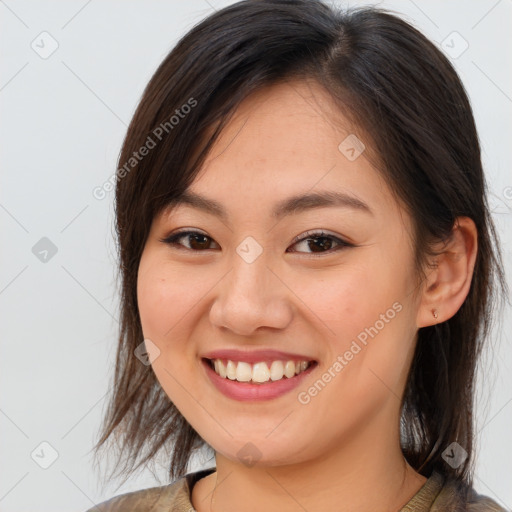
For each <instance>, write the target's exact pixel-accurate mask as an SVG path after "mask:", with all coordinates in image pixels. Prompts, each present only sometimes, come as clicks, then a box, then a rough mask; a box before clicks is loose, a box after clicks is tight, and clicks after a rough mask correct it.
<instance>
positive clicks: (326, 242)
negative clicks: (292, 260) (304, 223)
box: [290, 231, 354, 253]
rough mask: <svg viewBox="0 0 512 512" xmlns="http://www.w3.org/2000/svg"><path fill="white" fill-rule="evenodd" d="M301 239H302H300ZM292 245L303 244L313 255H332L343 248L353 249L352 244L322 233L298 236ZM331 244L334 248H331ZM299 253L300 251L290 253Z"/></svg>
mask: <svg viewBox="0 0 512 512" xmlns="http://www.w3.org/2000/svg"><path fill="white" fill-rule="evenodd" d="M301 237H302V238H301ZM293 241H294V244H293V245H298V244H301V243H303V244H305V247H307V248H309V249H312V252H313V253H326V252H328V253H333V252H335V251H339V250H341V249H344V248H345V247H354V245H353V244H350V243H348V242H345V241H344V240H341V239H340V238H338V237H337V236H334V235H329V234H328V233H324V232H323V231H308V232H306V233H305V236H302V235H299V236H298V237H297V238H295V239H294V240H293ZM333 243H334V245H335V247H334V248H333ZM290 252H301V251H290Z"/></svg>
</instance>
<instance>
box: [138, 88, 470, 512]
mask: <svg viewBox="0 0 512 512" xmlns="http://www.w3.org/2000/svg"><path fill="white" fill-rule="evenodd" d="M333 112H336V107H335V106H334V105H333V104H332V102H331V99H330V98H329V96H328V95H327V94H326V93H325V92H324V91H323V89H321V88H320V86H318V85H316V84H315V83H306V82H302V81H295V82H288V83H282V84H279V85H274V86H272V87H269V88H266V89H262V90H260V91H258V92H257V93H255V94H253V95H252V96H250V97H249V98H247V99H246V100H245V101H244V103H243V104H242V105H241V106H240V107H239V109H238V111H237V112H236V115H235V116H234V118H233V119H232V120H231V122H230V123H229V125H228V126H227V127H226V129H225V130H224V131H223V133H222V135H221V137H220V138H219V139H218V140H217V143H216V144H215V147H214V148H213V150H212V152H211V154H210V156H209V158H208V159H207V161H206V162H205V164H204V166H203V168H202V169H201V172H200V174H199V175H198V177H197V178H196V179H195V181H194V182H193V184H192V185H191V187H190V189H191V190H193V191H194V192H197V193H199V194H202V195H204V196H207V197H208V198H211V199H215V200H216V201H218V202H219V203H221V204H222V205H223V206H224V208H225V209H226V210H227V212H228V215H229V217H228V219H227V221H222V220H221V219H219V218H218V217H216V216H214V215H211V214H208V213H205V212H202V211H200V210H198V209H195V208H192V207H190V206H186V205H180V206H179V207H178V208H176V209H175V210H174V211H171V210H169V211H164V212H162V214H161V215H159V216H157V217H156V218H155V219H154V221H153V224H152V226H151V231H150V234H149V237H148V240H147V243H146V246H145V248H144V252H143V255H142V258H141V261H140V267H139V274H138V290H137V293H138V302H139V310H140V316H141V321H142V327H143V332H144V336H145V338H146V339H150V340H151V341H152V342H153V344H154V346H156V347H158V350H159V351H160V353H159V355H158V357H156V359H155V360H154V361H153V362H152V367H153V370H154V372H155V374H156V376H157V378H158V380H159V382H160V383H161V385H162V387H163V389H164V390H165V392H166V393H167V395H168V396H169V398H170V399H171V400H172V401H173V402H174V404H175V405H176V406H177V408H178V409H179V410H180V412H181V413H182V414H183V415H184V417H185V418H186V419H187V421H188V422H189V423H190V424H191V425H192V427H193V428H194V429H195V430H196V431H197V432H198V433H199V435H200V436H201V437H202V438H203V439H204V440H205V441H206V442H207V443H208V444H209V445H210V446H212V447H213V448H214V450H215V453H216V468H217V471H216V472H215V473H213V474H212V475H210V476H208V477H205V478H203V479H201V480H200V481H199V482H198V483H197V484H196V485H195V486H194V488H193V490H192V496H191V500H192V504H193V506H194V507H195V509H196V510H197V511H198V512H205V511H210V510H212V511H214V512H218V511H222V512H229V511H237V512H238V511H240V510H244V511H246V512H256V511H258V512H260V511H261V510H265V511H266V512H278V511H279V512H292V511H297V510H304V509H305V510H307V511H308V512H320V511H322V512H324V511H325V510H337V511H339V512H344V511H351V512H354V511H363V510H364V511H368V510H374V511H396V510H399V509H400V508H401V507H403V506H404V505H405V504H406V503H407V502H408V501H409V500H410V499H411V498H412V496H413V495H414V494H415V493H416V492H417V491H418V490H419V489H420V488H421V487H422V485H423V484H424V483H425V481H426V478H425V477H424V476H422V475H420V474H419V473H417V472H416V471H415V470H414V469H413V468H412V467H410V466H409V465H408V464H407V463H406V461H405V459H404V457H403V455H402V452H401V449H400V442H399V418H400V397H401V396H402V393H403V390H404V387H405V383H406V377H407V372H408V369H409V367H410V363H411V360H412V357H413V353H414V348H415V343H416V340H417V331H418V328H420V327H424V326H427V325H432V324H434V323H437V322H442V321H444V320H447V319H448V318H450V317H451V316H453V315H454V314H455V313H456V311H457V310H458V309H459V307H460V306H461V304H462V303H463V301H464V299H465V297H466V296H467V293H468V291H469V287H470V283H471V275H472V272H473V267H474V261H475V257H476V250H477V243H476V229H475V226H474V223H473V222H472V221H471V220H470V219H467V218H459V225H458V226H457V227H456V228H455V229H454V231H453V238H452V241H451V242H450V244H449V245H447V246H446V247H445V252H444V253H443V254H442V255H441V256H439V257H438V258H437V259H436V262H437V267H436V268H435V269H434V270H430V271H429V272H428V274H427V279H426V280H423V281H422V282H421V285H420V286H419V287H418V274H417V272H416V269H415V268H414V265H413V244H412V239H411V233H412V224H411V219H410V217H409V216H408V215H407V214H406V212H405V210H404V208H403V207H402V206H401V205H400V204H399V203H398V202H397V201H396V200H395V198H394V196H392V194H391V192H390V190H389V188H388V186H387V185H386V183H385V182H384V180H383V178H382V176H381V175H380V174H379V172H378V171H377V170H376V169H375V168H374V167H372V165H371V164H370V162H369V161H368V160H367V158H366V154H365V152H363V153H362V155H361V156H360V157H359V158H357V159H356V160H354V161H349V160H348V159H347V158H346V156H345V155H344V154H343V153H342V152H341V151H340V150H339V149H338V145H339V144H340V142H341V141H343V140H344V139H345V138H346V137H347V135H348V134H350V133H354V132H353V131H352V129H351V127H350V125H349V123H348V122H346V121H345V120H344V119H343V117H342V116H341V115H339V114H336V115H337V116H338V119H340V120H341V123H333V121H332V119H333V118H332V116H331V115H327V114H328V113H331V114H332V113H333ZM319 190H331V191H341V192H345V193H347V194H351V195H353V196H355V197H357V198H359V199H361V200H362V201H364V202H365V203H367V204H368V205H369V206H370V208H371V209H372V211H373V215H370V214H368V213H365V212H362V211H357V210H354V209H349V208H346V207H323V208H315V209H312V210H308V211H304V212H301V213H296V214H292V215H289V216H287V217H284V218H282V219H281V220H279V221H276V220H275V219H273V218H272V217H271V216H270V211H271V210H272V207H273V206H274V204H275V203H277V202H278V201H280V200H282V199H284V198H287V197H289V196H292V195H295V194H299V193H303V192H311V191H319ZM180 228H191V229H194V230H198V231H201V232H202V233H204V234H206V235H207V236H208V237H210V239H207V240H210V243H209V245H208V243H206V244H205V243H204V241H203V240H201V239H200V240H199V241H200V242H202V243H203V245H200V244H197V240H194V239H192V240H191V239H190V237H184V238H182V239H181V240H180V241H179V243H181V246H174V247H173V246H170V245H167V244H165V243H163V242H161V241H160V239H162V238H164V237H166V236H168V235H169V234H170V233H172V232H175V231H177V230H178V229H180ZM321 229H323V230H327V231H328V234H332V235H334V236H337V237H338V238H340V239H341V240H345V241H348V242H350V243H352V244H353V245H354V247H344V248H342V249H341V250H334V248H336V247H337V245H336V243H335V242H332V244H333V245H332V246H331V247H333V249H331V250H328V248H329V247H327V249H323V251H324V252H314V249H315V246H316V247H320V248H319V249H318V251H322V249H321V241H322V240H318V239H315V240H316V243H310V244H309V245H308V243H307V242H299V243H294V242H293V239H294V238H295V237H296V236H298V235H303V234H304V233H305V232H306V231H308V230H309V231H311V230H315V231H317V230H321ZM247 236H251V237H253V238H254V239H255V240H256V241H257V242H258V244H259V245H260V246H261V247H262V249H263V252H262V254H261V255H260V256H259V257H258V258H257V259H256V260H255V261H253V262H252V263H247V262H246V261H244V259H242V258H241V257H240V256H239V254H238V253H237V252H236V248H237V246H238V245H239V244H240V243H241V242H242V241H243V240H244V239H245V238H246V237H247ZM301 238H302V237H301ZM315 240H313V241H312V242H315ZM194 241H195V242H196V245H189V244H191V243H192V244H194ZM190 247H193V248H196V250H195V251H194V249H191V248H190ZM197 247H199V249H197ZM201 247H205V248H201ZM311 247H313V249H311ZM396 302H398V303H399V304H400V305H401V310H400V312H397V313H396V315H395V316H394V318H393V319H391V320H389V321H388V322H387V323H385V326H384V328H382V329H381V330H379V332H378V334H377V335H376V336H374V337H373V338H368V342H367V345H366V346H364V345H363V346H362V347H363V348H362V350H361V351H360V352H358V353H357V355H355V356H354V357H353V359H352V360H351V361H349V362H348V364H347V365H346V366H345V367H344V368H343V370H342V371H340V372H338V373H337V374H336V377H334V378H332V379H331V381H330V382H329V383H328V384H327V385H326V386H325V387H324V388H323V389H322V390H321V391H320V392H318V394H317V395H316V396H314V397H312V398H311V400H310V402H309V403H307V404H303V403H300V402H299V401H298V398H297V395H298V393H299V392H300V391H304V390H306V391H307V389H308V388H309V387H310V386H312V385H313V384H314V383H315V381H317V380H318V379H319V378H320V377H321V376H322V374H323V373H324V372H326V371H328V368H329V367H331V368H332V366H333V363H334V362H335V361H336V359H337V357H338V355H340V354H341V355H342V354H344V353H345V352H346V351H347V350H348V349H349V347H350V346H351V343H352V341H353V340H355V339H356V338H357V335H358V334H359V333H361V332H362V331H364V329H365V328H368V327H370V326H374V325H375V323H376V321H377V320H379V319H380V318H381V317H380V315H381V314H383V313H385V312H386V311H387V310H389V309H390V308H392V305H393V304H394V303H396ZM433 308H436V309H437V311H438V314H439V316H438V318H437V319H435V318H434V317H433V315H432V309H433ZM360 345H361V344H360ZM220 348H239V349H248V350H251V349H263V348H274V349H277V350H283V351H288V352H297V353H303V354H307V355H309V356H310V358H311V359H315V360H317V361H318V367H317V368H316V369H315V370H314V371H313V373H311V375H309V378H308V379H307V380H306V382H305V383H304V385H301V386H300V388H299V389H296V390H293V391H291V392H289V393H286V394H285V395H283V396H281V397H278V398H276V399H273V400H266V401H262V402H245V403H244V402H240V401H236V400H232V399H230V398H227V397H226V396H224V395H223V394H221V393H220V392H219V391H217V389H216V388H215V387H214V386H213V385H212V384H211V383H210V381H209V379H208V378H207V375H206V373H205V371H204V368H203V367H202V365H201V361H200V358H201V354H204V353H205V352H207V351H210V350H213V349H220ZM148 350H149V351H150V353H151V350H150V348H148ZM248 442H251V443H252V444H253V445H255V446H256V447H257V449H258V452H259V455H258V456H259V457H260V458H259V460H258V461H257V463H256V464H254V465H247V464H245V463H244V461H243V460H241V459H240V458H239V457H238V456H237V452H238V451H239V450H240V449H241V448H243V447H244V446H245V445H246V443H248ZM216 482H217V483H218V485H217V486H216ZM214 490H215V492H214V493H213V500H212V492H213V491H214Z"/></svg>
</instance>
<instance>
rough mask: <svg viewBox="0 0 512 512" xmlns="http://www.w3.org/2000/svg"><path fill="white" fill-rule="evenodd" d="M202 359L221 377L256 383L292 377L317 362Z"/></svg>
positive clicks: (266, 382)
mask: <svg viewBox="0 0 512 512" xmlns="http://www.w3.org/2000/svg"><path fill="white" fill-rule="evenodd" d="M202 361H203V362H204V364H206V365H208V367H209V368H210V369H211V370H213V371H214V372H215V374H216V375H217V376H218V377H220V378H221V379H225V380H231V381H235V382H239V383H245V384H256V385H265V384H267V385H268V383H272V382H279V381H283V380H290V379H294V378H296V377H297V376H299V375H302V374H303V373H304V372H306V371H308V370H310V369H312V368H313V367H314V366H316V365H317V364H318V363H317V362H316V361H314V360H305V359H302V360H295V359H274V360H262V361H258V362H255V363H249V362H247V361H233V360H231V359H222V358H212V359H209V358H206V357H203V358H202Z"/></svg>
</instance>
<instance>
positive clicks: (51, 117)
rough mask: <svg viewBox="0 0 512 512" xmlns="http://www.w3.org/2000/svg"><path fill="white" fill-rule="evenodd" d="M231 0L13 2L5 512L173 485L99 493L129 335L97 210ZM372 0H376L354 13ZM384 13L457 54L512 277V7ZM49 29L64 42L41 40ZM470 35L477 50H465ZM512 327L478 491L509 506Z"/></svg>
mask: <svg viewBox="0 0 512 512" xmlns="http://www.w3.org/2000/svg"><path fill="white" fill-rule="evenodd" d="M229 3H232V2H220V1H212V0H210V1H208V2H207V1H205V0H189V1H187V2H178V1H177V0H174V1H168V2H165V3H164V2H161V1H160V2H158V1H154V0H151V1H144V2H143V1H126V0H123V1H121V0H118V1H113V0H103V1H101V2H100V1H99V0H89V1H67V2H59V1H49V0H45V1H40V0H39V1H35V0H31V1H21V0H5V1H1V0H0V20H1V28H0V38H1V49H2V59H1V73H0V102H1V103H0V104H1V117H0V119H1V141H2V146H1V151H2V153H1V163H2V166H1V170H2V182H1V183H2V186H1V189H0V221H1V226H2V229H1V242H0V243H1V251H0V257H1V264H0V307H1V313H2V322H1V333H0V336H1V337H0V339H1V350H2V352H1V354H2V355H1V358H0V384H1V389H2V395H1V400H0V429H1V430H0V431H1V432H2V435H1V437H0V446H1V464H0V468H1V469H0V471H1V478H0V511H2V512H21V511H28V510H31V511H41V512H43V511H44V512H46V511H50V510H51V511H52V512H61V511H62V512H64V511H66V512H80V511H84V510H86V509H87V508H89V507H91V506H92V505H93V504H94V503H98V502H100V501H103V500H105V499H107V498H110V497H111V496H113V495H114V493H115V494H119V493H121V492H128V491H131V490H136V489H141V488H143V487H150V486H154V485H159V484H161V483H165V467H163V468H162V472H161V473H160V474H159V476H160V479H161V480H156V479H155V476H153V475H152V474H151V473H150V472H149V471H146V472H144V473H142V474H141V475H140V476H138V477H135V478H133V479H132V480H130V481H129V482H128V483H127V484H126V485H124V486H122V487H120V488H116V485H114V484H112V485H111V486H110V487H107V488H106V489H105V490H104V492H103V493H101V492H100V490H99V489H100V485H99V482H98V475H97V474H96V473H94V471H93V467H92V465H91V461H92V458H91V454H90V453H89V452H90V450H91V447H92V445H93V440H94V439H95V435H96V432H97V430H98V427H99V423H100V416H101V412H102V407H103V406H104V405H105V403H106V401H105V396H106V392H107V386H108V384H109V383H110V371H111V368H112V364H113V361H114V354H115V344H116V329H117V326H118V325H117V317H118V313H117V312H118V302H117V300H118V299H117V291H116V288H115V281H114V276H115V263H116V262H115V249H114V247H115V246H114V242H113V233H114V230H113V224H112V221H113V215H112V213H113V207H112V200H113V193H110V194H108V195H107V198H105V199H104V200H102V201H100V200H97V199H95V198H94V197H93V195H92V189H93V188H94V187H95V186H98V185H101V184H102V183H104V182H105V180H107V179H108V178H109V177H110V176H111V175H112V173H113V172H114V171H115V169H116V161H117V156H118V152H119V149H120V146H121V143H122V139H123V136H124V134H125V130H126V126H127V123H128V122H129V120H130V117H131V115H132V114H133V111H134V109H135V107H136V104H137V102H138V100H139V98H140V95H141V93H142V91H143V88H144V86H145V85H146V83H147V81H148V80H149V78H150V77H151V75H152V73H153V72H154V70H155V69H156V67H157V65H158V64H159V63H160V62H161V60H162V59H163V58H164V56H165V55H166V54H167V53H168V51H169V50H170V49H171V48H172V46H173V45H174V44H175V42H176V41H177V40H178V38H179V37H180V36H181V35H183V34H184V33H185V31H187V30H188V29H189V28H191V27H192V26H193V24H195V23H196V22H198V21H199V20H200V19H202V18H203V17H205V16H206V15H208V14H209V13H210V12H211V11H212V9H218V8H220V7H223V6H224V5H227V4H229ZM360 3H367V2H350V5H355V4H360ZM347 4H348V3H345V5H347ZM380 5H383V6H385V7H388V8H392V9H395V10H397V11H398V12H399V13H401V14H402V15H403V16H404V17H406V19H408V20H409V21H410V22H412V23H413V24H414V25H416V26H417V27H419V28H420V29H421V30H422V31H423V32H424V33H425V34H426V35H427V36H428V37H430V38H431V39H432V40H434V41H436V42H437V43H439V44H440V45H442V46H444V48H445V50H446V51H448V52H451V54H452V56H454V57H455V56H456V58H454V59H453V62H454V64H455V66H456V68H457V70H458V71H459V73H460V75H461V77H462V79H463V81H464V84H465V86H466V88H467V90H468V93H469V95H470V98H471V100H472V104H473V107H474V113H475V116H476V121H477V125H478V128H479V133H480V137H481V142H482V147H483V159H484V163H485V168H486V172H487V175H488V179H489V183H490V188H491V192H492V194H491V203H492V204H493V209H494V219H495V221H496V222H497V225H498V229H499V233H500V236H501V238H502V242H503V249H504V256H505V260H506V266H507V269H508V271H510V268H511V250H510V247H511V229H510V228H511V215H510V213H511V211H512V209H511V207H512V196H511V194H510V192H511V191H512V189H510V188H509V189H507V187H511V186H512V173H511V172H510V169H511V167H512V165H511V163H512V162H511V154H510V144H511V140H512V139H511V112H512V99H511V97H512V78H511V74H510V69H511V68H510V62H512V59H511V57H512V51H511V41H512V39H511V37H510V21H511V19H512V1H511V0H500V1H496V0H490V1H478V2H476V1H473V2H468V1H462V0H460V1H451V2H445V1H440V0H436V1H432V0H429V1H427V0H415V1H412V0H403V1H384V2H381V3H380ZM43 31H47V32H48V33H49V34H51V37H49V36H44V35H43V36H40V34H41V32H43ZM454 31H456V32H457V33H458V34H459V35H457V34H453V32H454ZM447 37H448V39H447ZM43 38H46V39H43ZM461 38H463V39H461ZM42 39H43V41H41V40H42ZM52 39H53V40H55V41H56V42H57V43H58V48H57V50H56V51H55V52H54V53H53V54H52V55H51V56H49V57H48V58H46V59H43V58H42V57H41V56H40V54H38V53H36V51H35V50H34V49H32V47H31V44H33V45H34V46H36V47H37V48H38V51H39V52H43V51H49V49H51V44H52ZM464 40H465V41H467V44H468V45H469V46H468V48H467V50H466V51H465V52H464V53H462V54H461V55H458V53H460V52H461V50H463V49H464V46H463V45H465V43H464ZM442 41H445V43H444V45H443V44H442ZM53 44H55V43H53ZM43 47H44V48H43ZM456 54H457V55H456ZM507 191H508V192H507ZM42 237H47V238H48V239H49V240H51V242H52V243H53V244H54V245H55V246H56V248H57V253H56V254H55V255H53V256H52V253H51V252H49V253H48V255H47V261H46V262H43V261H40V259H38V258H37V257H36V255H35V254H34V253H33V251H32V248H33V247H34V246H35V245H36V243H38V241H39V240H40V239H41V238H42ZM42 243H45V242H42ZM39 250H42V249H39ZM36 252H37V251H36ZM40 256H41V257H43V256H44V253H43V254H40ZM510 329H511V315H510V309H506V311H505V316H504V321H503V323H501V324H499V323H498V324H497V326H496V330H495V335H494V344H495V346H496V348H495V350H494V351H490V352H489V357H488V358H487V359H486V366H485V372H484V375H483V378H482V379H480V381H479V389H480V390H481V398H480V406H479V409H478V425H479V426H478V429H479V441H480V451H479V459H478V466H477V478H476V482H475V487H476V489H477V490H478V491H479V492H481V493H484V494H487V495H490V496H492V497H493V498H494V499H496V500H497V501H498V502H500V503H501V504H502V505H503V506H506V507H507V508H508V509H510V508H511V507H512V488H511V486H510V482H511V481H512V456H511V455H512V453H511V452H512V450H511V445H512V438H511V429H510V425H511V424H512V403H511V401H512V385H511V384H512V372H511V370H512V348H511V344H510V337H509V336H508V333H509V332H510ZM491 385H494V387H493V388H491V387H490V386H491ZM42 442H47V443H49V444H50V445H51V446H52V447H53V449H54V450H56V451H57V452H58V458H57V459H56V460H55V462H54V463H53V464H52V465H51V466H50V467H49V468H48V469H42V468H41V467H40V466H39V465H38V464H36V462H35V461H34V460H33V459H32V458H31V453H33V452H34V450H36V452H35V455H34V458H35V459H36V460H38V461H39V462H40V463H45V462H46V463H49V462H51V455H52V449H50V448H48V447H47V446H46V445H43V446H40V443H42ZM163 463H165V461H163ZM197 464H200V462H197V463H195V464H193V465H192V468H193V469H195V468H196V467H198V466H197Z"/></svg>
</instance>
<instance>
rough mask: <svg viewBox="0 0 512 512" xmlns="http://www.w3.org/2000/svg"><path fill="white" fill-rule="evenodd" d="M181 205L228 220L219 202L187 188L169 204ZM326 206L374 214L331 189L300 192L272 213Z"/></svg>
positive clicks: (278, 214) (276, 216)
mask: <svg viewBox="0 0 512 512" xmlns="http://www.w3.org/2000/svg"><path fill="white" fill-rule="evenodd" d="M180 205H188V206H191V207H193V208H197V209H198V210H202V211H204V212H206V213H209V214H211V215H215V216H216V217H219V218H220V219H222V220H224V221H226V222H227V221H228V214H227V212H226V210H225V209H224V207H223V206H222V205H221V204H220V203H219V202H217V201H215V200H214V199H209V198H207V197H205V196H202V195H200V194H197V193H195V192H191V191H188V190H186V191H184V192H183V193H182V194H181V195H180V196H178V197H177V198H175V199H173V200H171V201H170V203H169V204H168V206H169V207H172V208H175V207H178V206H180ZM325 207H342V208H350V209H353V210H357V211H361V212H365V213H368V214H370V215H373V211H372V209H371V208H370V207H369V206H368V205H367V204H366V203H365V202H364V201H362V200H361V199H358V198H357V197H354V196H351V195H349V194H345V193H343V192H333V191H329V190H326V191H320V192H310V193H306V194H299V195H295V196H292V197H289V198H287V199H284V200H282V201H280V202H278V203H277V204H276V205H275V206H274V208H273V209H272V213H271V215H272V217H273V218H274V219H281V218H283V217H286V216H288V215H292V214H297V213H301V212H304V211H308V210H313V209H315V208H325Z"/></svg>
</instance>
